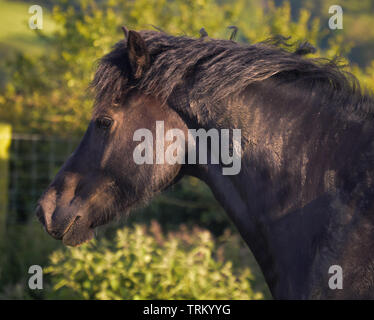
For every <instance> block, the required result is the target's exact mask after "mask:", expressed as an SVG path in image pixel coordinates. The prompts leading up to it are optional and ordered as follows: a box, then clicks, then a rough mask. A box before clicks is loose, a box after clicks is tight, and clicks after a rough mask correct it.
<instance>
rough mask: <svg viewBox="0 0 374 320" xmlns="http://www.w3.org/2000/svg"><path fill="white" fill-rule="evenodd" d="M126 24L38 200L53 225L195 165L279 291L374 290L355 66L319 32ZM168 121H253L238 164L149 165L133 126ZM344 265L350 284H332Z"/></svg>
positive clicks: (70, 229) (372, 133) (174, 124)
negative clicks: (232, 167)
mask: <svg viewBox="0 0 374 320" xmlns="http://www.w3.org/2000/svg"><path fill="white" fill-rule="evenodd" d="M124 30H125V31H126V32H125V34H126V39H125V41H120V42H119V43H117V45H116V46H115V47H114V49H113V50H112V52H110V53H109V54H108V55H106V56H104V57H103V58H102V60H101V62H100V65H99V67H98V70H97V73H96V76H95V78H94V81H93V87H94V89H95V91H96V101H95V108H94V112H93V116H92V120H91V122H90V124H89V126H88V129H87V132H86V133H85V135H84V137H83V140H82V141H81V143H80V145H79V146H78V148H77V149H76V151H75V152H74V153H73V154H72V155H71V157H70V158H69V159H68V160H67V161H66V163H65V164H64V166H63V167H62V168H61V170H60V171H59V173H58V174H57V176H56V178H55V179H54V181H53V182H52V183H51V185H50V186H49V187H48V189H47V190H46V192H45V193H44V195H43V196H42V197H41V199H40V201H39V206H38V209H37V215H38V217H39V219H40V220H41V222H42V223H43V224H44V226H45V228H46V230H47V231H48V232H49V233H50V234H51V235H52V236H53V237H55V238H56V239H62V241H63V242H64V243H65V244H67V245H78V244H81V243H83V242H85V241H87V240H89V239H91V237H92V236H93V230H94V228H95V227H97V226H99V225H102V224H105V223H107V222H108V221H110V220H111V219H113V218H114V217H115V216H116V215H117V214H119V213H123V212H128V211H129V210H130V209H131V208H133V207H134V206H138V205H140V204H143V203H145V202H146V201H147V200H149V199H150V198H151V197H152V196H154V195H155V194H156V193H157V192H160V191H161V190H163V189H165V188H166V187H168V186H170V185H172V184H173V183H175V182H176V181H178V180H179V179H180V178H181V177H183V176H184V175H192V176H195V177H198V178H200V179H201V180H203V181H204V182H205V183H206V184H207V185H208V186H209V187H210V188H211V190H212V191H213V193H214V195H215V197H216V198H217V200H218V201H219V202H220V203H221V205H222V206H223V207H224V208H225V210H226V212H227V213H228V215H229V216H230V218H231V219H232V220H233V222H234V223H235V225H236V226H237V228H238V230H239V232H240V234H241V235H242V237H243V238H244V240H245V241H246V242H247V244H248V246H249V247H250V249H251V250H252V252H253V254H254V255H255V257H256V259H257V261H258V263H259V265H260V267H261V269H262V271H263V273H264V276H265V278H266V281H267V283H268V286H269V288H270V290H271V292H272V294H273V296H274V298H278V299H313V298H314V299H325V298H338V299H344V298H373V297H374V250H373V248H374V187H373V184H374V176H373V173H374V172H373V169H374V139H373V138H374V121H373V115H374V113H373V110H374V109H373V107H374V103H373V101H374V100H373V98H372V97H371V96H370V95H369V94H366V93H363V92H362V90H361V89H360V88H359V85H358V83H357V81H356V80H355V79H354V77H352V76H350V75H349V74H348V73H345V72H344V71H343V70H342V68H341V67H339V66H338V64H337V63H336V62H334V61H328V60H322V59H308V58H306V57H305V53H308V52H309V49H310V47H309V46H308V45H306V44H302V45H301V46H300V47H299V48H298V49H297V50H296V51H292V52H291V51H290V50H288V49H283V48H282V47H281V46H278V45H277V44H275V43H274V42H262V43H257V44H254V45H243V44H239V43H236V42H234V41H231V40H215V39H209V38H208V37H204V38H201V39H193V38H189V37H185V36H182V37H174V36H171V35H168V34H166V33H163V32H155V31H140V32H135V31H133V30H130V31H127V30H126V29H124ZM157 120H162V121H164V126H165V130H168V129H170V128H178V129H180V130H181V131H182V132H184V133H186V135H187V131H188V130H189V129H199V128H203V129H205V130H209V129H212V128H213V129H241V134H242V138H241V149H242V154H241V170H240V172H239V174H236V175H224V174H223V173H222V168H223V167H224V166H225V164H223V163H221V162H219V163H218V164H212V163H209V162H208V163H207V164H201V163H200V164H199V163H197V164H195V165H193V164H180V163H175V164H168V163H165V164H143V165H138V164H136V163H135V162H134V159H133V151H134V148H136V146H137V144H138V143H139V142H135V141H134V139H133V136H134V132H135V131H136V130H137V129H139V128H146V129H148V130H150V132H152V133H155V130H156V129H155V128H156V124H155V123H156V121H157ZM170 143H171V142H170V141H169V142H166V143H165V148H166V147H167V146H168V145H170ZM181 147H182V146H181ZM231 147H232V143H231ZM153 148H155V146H153ZM231 149H232V148H231ZM186 150H187V149H186ZM208 152H209V150H208ZM187 153H188V151H186V153H185V156H186V157H187ZM335 265H337V266H339V267H341V271H342V276H343V278H342V285H343V287H342V288H341V287H339V288H335V287H331V285H330V284H329V280H331V279H330V277H332V274H330V273H329V271H331V270H330V267H331V266H335ZM340 283H341V282H340Z"/></svg>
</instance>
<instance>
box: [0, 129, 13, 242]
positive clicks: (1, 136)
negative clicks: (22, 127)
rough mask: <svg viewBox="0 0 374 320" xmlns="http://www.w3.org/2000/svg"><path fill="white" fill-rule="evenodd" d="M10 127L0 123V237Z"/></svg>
mask: <svg viewBox="0 0 374 320" xmlns="http://www.w3.org/2000/svg"><path fill="white" fill-rule="evenodd" d="M11 139H12V127H11V126H10V125H9V124H6V123H0V237H1V236H2V235H4V233H5V222H6V214H7V207H8V188H9V147H10V143H11Z"/></svg>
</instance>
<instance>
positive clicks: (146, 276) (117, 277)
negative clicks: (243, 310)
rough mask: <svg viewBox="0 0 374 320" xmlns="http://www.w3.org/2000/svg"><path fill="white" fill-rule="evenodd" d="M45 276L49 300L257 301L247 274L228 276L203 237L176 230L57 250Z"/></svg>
mask: <svg viewBox="0 0 374 320" xmlns="http://www.w3.org/2000/svg"><path fill="white" fill-rule="evenodd" d="M222 248H223V247H222ZM222 248H221V249H222ZM215 253H217V255H215ZM46 273H47V274H49V276H50V277H51V280H52V283H53V285H54V286H53V289H54V290H56V292H54V293H53V295H54V296H52V297H56V296H57V297H60V296H61V295H63V296H70V297H73V296H74V297H76V298H83V299H261V298H263V294H262V293H261V292H255V291H254V290H253V288H252V286H251V281H253V276H252V273H251V270H250V269H249V268H248V267H245V268H241V269H240V270H238V271H234V269H233V265H232V262H231V261H230V260H227V259H226V258H225V255H224V254H222V250H220V248H218V247H217V243H216V242H215V241H213V238H212V236H211V234H210V233H209V232H208V231H206V230H202V229H197V228H195V229H194V230H193V231H191V230H189V229H187V228H181V229H180V230H179V231H177V232H170V233H168V234H167V235H166V236H163V234H162V232H161V230H160V226H159V225H158V224H157V223H152V226H151V227H150V228H147V227H144V226H142V225H135V227H134V228H128V227H125V228H124V229H121V230H119V231H118V232H117V235H116V238H115V241H108V240H107V239H105V238H103V239H101V240H94V241H92V242H90V243H88V244H85V245H83V246H81V247H78V248H66V249H63V250H58V251H56V252H54V253H53V254H52V255H51V256H50V266H49V267H48V268H47V269H46ZM66 290H67V291H68V292H70V293H68V292H66ZM59 295H60V296H59Z"/></svg>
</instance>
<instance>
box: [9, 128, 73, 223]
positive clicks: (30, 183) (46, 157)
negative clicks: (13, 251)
mask: <svg viewBox="0 0 374 320" xmlns="http://www.w3.org/2000/svg"><path fill="white" fill-rule="evenodd" d="M77 144H78V139H75V138H72V139H63V138H58V137H44V136H41V135H36V134H13V135H12V139H11V146H10V156H9V174H8V177H9V178H8V179H9V181H8V185H9V188H8V210H7V211H8V214H7V222H8V223H11V222H17V223H19V222H26V221H27V220H28V219H29V217H30V216H31V215H32V214H33V212H34V209H35V207H36V203H37V200H38V198H39V197H40V195H41V194H42V192H43V191H44V189H45V188H46V187H47V186H48V185H49V183H50V182H51V181H52V179H53V177H54V176H55V175H56V173H57V172H58V170H59V168H60V167H61V165H62V164H63V163H64V162H65V160H66V159H67V158H68V157H69V155H70V154H71V153H72V151H73V150H74V149H75V147H76V145H77Z"/></svg>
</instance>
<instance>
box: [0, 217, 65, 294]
mask: <svg viewBox="0 0 374 320" xmlns="http://www.w3.org/2000/svg"><path fill="white" fill-rule="evenodd" d="M1 240H2V241H0V300H2V299H40V298H43V295H44V290H30V289H29V287H28V284H27V282H28V278H29V276H30V275H29V273H28V269H29V267H30V266H32V265H35V264H36V265H40V266H41V267H43V268H44V267H45V266H47V264H48V256H49V254H50V253H51V252H52V251H53V250H56V249H58V248H61V247H62V244H61V242H60V241H55V240H52V239H51V237H50V236H49V235H48V234H47V233H46V232H45V231H44V229H43V228H42V227H41V225H40V223H39V221H37V219H36V218H34V219H33V220H32V221H30V222H29V223H28V224H26V225H23V224H17V225H12V226H11V227H9V226H7V230H6V233H5V234H3V235H2V239H1ZM45 284H46V285H48V284H47V283H46V282H45Z"/></svg>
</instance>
